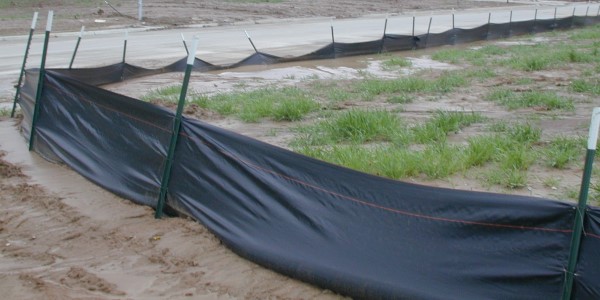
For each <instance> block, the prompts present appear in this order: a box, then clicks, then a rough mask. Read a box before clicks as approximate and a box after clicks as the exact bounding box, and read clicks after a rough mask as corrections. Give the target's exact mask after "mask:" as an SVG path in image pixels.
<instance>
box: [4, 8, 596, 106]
mask: <svg viewBox="0 0 600 300" xmlns="http://www.w3.org/2000/svg"><path fill="white" fill-rule="evenodd" d="M588 7H589V9H588ZM599 7H600V5H599V4H597V3H593V4H589V5H588V4H582V5H575V6H571V5H560V6H547V5H545V6H541V5H540V6H523V7H514V8H513V9H512V11H513V16H512V19H513V21H521V20H528V19H533V18H534V16H535V10H536V9H538V18H539V19H552V18H554V13H555V8H557V17H558V18H562V17H568V16H571V15H572V14H573V9H575V14H576V15H578V16H584V15H586V11H587V12H588V14H589V15H593V16H595V15H596V14H597V12H598V11H599ZM489 12H490V10H489V9H486V10H483V9H474V10H464V11H459V12H456V13H455V20H454V22H455V26H456V27H458V28H471V27H476V26H479V25H483V24H486V23H487V21H488V15H489ZM385 18H386V16H385V15H379V16H369V17H362V18H357V19H343V20H331V19H329V18H313V19H298V20H279V21H278V22H274V23H266V24H265V23H259V24H254V23H248V24H238V25H234V26H220V27H202V26H196V27H187V28H177V29H169V30H151V29H149V28H136V29H130V32H129V34H128V36H129V38H128V45H127V53H128V55H127V58H126V60H127V61H128V62H130V63H133V64H136V65H140V66H145V67H156V66H162V65H166V64H168V63H171V62H173V61H175V60H176V59H179V58H183V57H185V50H184V49H183V46H182V42H181V35H180V34H184V35H185V37H186V40H188V41H190V40H191V39H192V36H193V35H197V36H198V38H199V40H200V46H199V50H198V52H197V53H196V56H197V57H198V58H201V59H204V60H207V61H209V62H212V63H216V64H224V63H232V62H236V61H239V60H241V59H242V58H244V57H246V56H248V55H250V54H251V53H253V51H254V50H253V49H252V47H251V45H250V43H249V42H248V40H247V39H246V36H245V33H244V30H247V31H248V32H249V33H250V35H251V37H252V39H253V41H254V43H255V45H256V46H257V48H258V49H259V50H261V51H264V52H267V53H272V54H275V55H280V56H290V55H291V56H296V55H300V54H305V53H308V52H310V51H312V50H315V49H318V48H319V47H321V46H323V45H326V44H327V43H329V42H330V41H331V31H330V26H331V24H333V26H334V31H335V40H336V41H337V42H357V41H367V40H372V39H377V38H380V37H381V35H382V33H383V26H384V21H385ZM430 18H432V24H431V32H442V31H445V30H448V29H450V28H452V12H450V11H444V12H422V13H419V14H418V15H416V16H415V34H421V33H426V32H427V26H428V23H429V19H430ZM509 19H510V9H507V8H502V9H494V10H492V15H491V21H492V22H493V23H504V22H508V21H509ZM412 20H413V15H396V16H389V17H388V26H387V33H393V34H408V35H409V34H411V32H412ZM37 27H38V28H39V29H38V32H42V30H43V28H45V24H38V26H37ZM23 31H24V32H27V29H24V30H23ZM124 32H125V29H118V30H107V31H96V32H87V33H85V35H84V38H83V40H82V42H81V45H80V47H79V51H78V54H77V58H76V60H75V64H74V67H92V66H102V65H108V64H112V63H116V62H119V61H120V60H121V58H122V51H123V50H122V47H123V39H124V37H125V34H124ZM77 35H78V32H70V33H58V34H52V36H51V39H50V46H49V54H48V58H47V63H46V67H49V68H64V67H68V65H69V61H70V59H71V55H72V53H73V49H74V47H75V43H76V40H77ZM43 40H44V38H43V34H37V35H35V36H34V40H33V43H32V47H31V50H30V57H29V59H28V64H27V66H28V67H37V66H39V64H40V60H41V52H42V43H43ZM25 44H26V36H11V37H0V109H1V108H6V107H8V102H12V98H13V97H14V88H13V85H14V84H15V83H16V81H17V79H18V75H19V71H20V67H21V64H22V60H23V53H24V50H25Z"/></svg>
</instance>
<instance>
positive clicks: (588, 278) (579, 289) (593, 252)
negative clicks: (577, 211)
mask: <svg viewBox="0 0 600 300" xmlns="http://www.w3.org/2000/svg"><path fill="white" fill-rule="evenodd" d="M599 265H600V209H598V208H597V207H594V208H592V207H588V209H587V211H586V215H585V226H584V234H583V238H582V242H581V251H580V253H579V261H578V264H577V270H576V272H575V289H574V297H573V298H574V299H600V298H599V297H600V284H599V281H600V268H599V267H598V266H599Z"/></svg>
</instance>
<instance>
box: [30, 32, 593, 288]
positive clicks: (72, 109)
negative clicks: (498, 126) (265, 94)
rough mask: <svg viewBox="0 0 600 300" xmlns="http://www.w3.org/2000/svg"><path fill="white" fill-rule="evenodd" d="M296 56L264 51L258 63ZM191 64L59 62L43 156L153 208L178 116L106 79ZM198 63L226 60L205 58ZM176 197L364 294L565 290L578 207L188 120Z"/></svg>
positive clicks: (242, 244)
mask: <svg viewBox="0 0 600 300" xmlns="http://www.w3.org/2000/svg"><path fill="white" fill-rule="evenodd" d="M564 23H566V22H562V23H560V22H559V23H557V24H561V25H560V26H566V25H565V24H564ZM570 23H571V22H569V26H571V25H570ZM537 25H544V24H541V23H538V24H537ZM497 28H498V31H499V32H500V33H501V34H506V28H505V27H501V26H499V27H497ZM482 32H483V30H482V29H481V28H475V29H471V30H458V31H457V30H453V31H452V30H451V31H447V32H445V33H441V34H430V35H429V41H427V40H425V41H424V40H423V37H424V35H420V36H419V37H418V38H419V40H418V41H417V43H416V44H417V45H428V46H431V45H447V44H452V43H455V42H457V41H459V40H461V39H459V37H460V38H466V37H465V35H468V34H469V35H476V36H481V35H482V34H483V33H482ZM408 38H409V40H408V41H407V40H405V38H398V39H396V40H395V41H393V39H392V38H390V37H388V36H386V37H385V38H384V39H383V40H379V41H370V42H365V43H360V45H358V46H356V47H354V48H353V47H351V45H349V44H340V43H335V44H331V45H329V46H327V47H325V48H322V49H320V50H318V51H316V52H313V53H315V56H319V57H325V56H327V55H330V52H329V51H332V50H333V51H332V52H333V53H335V55H336V56H337V55H345V54H348V55H350V54H351V53H362V52H364V51H366V50H365V49H369V48H372V49H377V51H379V49H381V47H382V45H383V47H384V48H385V46H386V42H387V41H388V40H389V41H393V42H390V43H389V45H390V48H393V47H398V48H400V47H405V45H408V44H412V43H415V40H411V39H412V37H408ZM394 43H396V44H394ZM423 43H424V44H423ZM340 45H343V47H341V46H340ZM421 47H425V46H421ZM377 51H375V52H377ZM338 52H339V53H338ZM288 59H289V58H279V57H276V56H272V55H268V54H264V53H256V54H254V55H253V56H251V58H249V59H247V62H248V63H250V64H263V63H273V62H278V61H286V60H288ZM196 64H197V65H196ZM182 66H185V65H184V64H182V62H181V61H179V62H176V63H174V64H172V65H171V66H168V67H165V68H160V69H155V70H149V69H143V68H137V67H132V66H129V65H127V64H118V65H113V66H108V67H105V68H104V69H103V68H100V69H101V72H98V70H97V69H81V70H65V69H61V70H50V71H48V72H47V76H46V80H45V81H44V88H43V93H42V98H41V100H40V104H39V105H40V115H39V118H38V120H37V125H36V130H35V135H34V144H33V145H34V149H35V151H37V152H38V153H40V154H41V155H42V156H44V157H46V158H49V159H51V160H53V161H58V162H62V163H64V164H66V165H68V166H70V167H72V168H73V169H74V170H76V171H77V172H79V173H80V174H82V175H83V176H84V177H86V178H88V179H89V180H91V181H92V182H95V183H96V184H98V185H100V186H102V187H104V188H106V189H107V190H109V191H112V192H114V193H115V194H117V195H120V196H123V197H125V198H128V199H130V200H132V201H134V202H136V203H140V204H144V205H149V206H151V207H155V206H156V201H157V199H158V195H159V192H160V181H161V176H162V173H163V168H164V164H165V159H166V153H167V147H168V145H169V140H170V136H171V132H172V126H173V118H174V114H173V112H171V111H169V110H167V109H164V108H161V107H157V106H155V105H152V104H149V103H145V102H142V101H139V100H136V99H132V98H129V97H125V96H122V95H118V94H115V93H112V92H108V91H106V90H103V89H100V88H97V87H94V85H100V84H106V83H111V82H118V81H122V80H126V79H129V78H135V77H139V76H145V75H151V74H156V73H160V72H168V71H177V70H179V69H180V68H182ZM194 66H195V67H196V68H197V69H206V70H208V69H211V68H213V67H214V68H221V67H218V66H214V65H211V64H209V63H206V62H204V61H200V60H197V61H196V62H195V65H194ZM36 73H37V71H35V70H30V71H28V72H27V76H26V81H25V85H24V88H23V90H22V96H21V99H20V101H19V103H20V105H21V108H22V110H23V114H24V117H25V119H24V121H23V123H24V126H25V127H26V126H30V124H31V121H32V120H31V118H32V114H33V113H32V112H33V103H34V102H35V86H36V83H35V80H37V75H36ZM88 80H89V81H90V82H89V83H87V82H86V81H88ZM167 206H168V208H169V209H171V210H173V211H176V212H178V213H180V214H184V215H188V216H191V217H192V218H194V219H196V220H198V221H199V222H201V223H203V224H204V225H206V226H207V227H208V228H209V229H210V230H211V231H212V232H214V233H215V234H216V235H217V236H218V237H219V238H220V239H221V240H222V241H223V242H224V243H225V244H226V245H228V246H229V247H230V248H231V249H232V250H233V251H235V252H236V253H238V254H240V255H241V256H244V257H246V258H248V259H251V260H253V261H255V262H257V263H259V264H261V265H263V266H266V267H269V268H272V269H274V270H276V271H279V272H281V273H284V274H287V275H289V276H291V277H294V278H298V279H301V280H304V281H307V282H310V283H313V284H316V285H318V286H320V287H323V288H328V289H331V290H333V291H336V292H338V293H341V294H343V295H347V296H351V297H355V298H405V299H490V298H491V299H556V298H559V297H560V295H561V293H562V284H563V282H564V278H565V267H566V265H567V259H568V254H569V242H570V238H571V233H572V231H571V230H572V229H571V228H572V226H573V222H574V215H575V210H574V206H573V205H572V204H568V203H561V202H556V201H550V200H546V199H538V198H531V197H522V196H512V195H500V194H491V193H480V192H469V191H459V190H450V189H441V188H434V187H427V186H421V185H415V184H409V183H403V182H399V181H393V180H388V179H384V178H380V177H376V176H372V175H368V174H363V173H360V172H356V171H353V170H349V169H346V168H343V167H339V166H335V165H331V164H328V163H325V162H322V161H318V160H315V159H312V158H309V157H305V156H302V155H299V154H296V153H292V152H289V151H287V150H284V149H280V148H277V147H274V146H271V145H268V144H265V143H262V142H260V141H257V140H253V139H250V138H248V137H244V136H241V135H238V134H235V133H232V132H229V131H227V130H223V129H220V128H216V127H214V126H211V125H208V124H205V123H202V122H200V121H197V120H192V119H187V118H184V119H183V122H182V132H181V134H180V139H179V142H178V144H177V150H176V153H175V161H174V164H173V172H172V178H171V181H170V182H169V186H168V200H167ZM598 220H600V218H599V213H598V210H597V209H596V208H589V209H588V211H586V225H585V228H586V235H584V239H583V244H582V249H581V253H580V263H579V264H578V269H577V274H576V276H575V282H576V285H575V292H574V297H575V298H576V299H598V298H600V274H599V273H598V272H599V271H598V268H597V266H598V265H600V254H599V251H598V250H597V249H599V247H600V245H599V238H598V237H600V230H599V227H600V226H599V225H598V223H599V222H598Z"/></svg>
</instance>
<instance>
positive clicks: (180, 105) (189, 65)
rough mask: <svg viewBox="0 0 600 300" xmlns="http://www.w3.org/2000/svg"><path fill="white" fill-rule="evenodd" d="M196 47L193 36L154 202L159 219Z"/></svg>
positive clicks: (195, 39) (165, 195) (196, 41)
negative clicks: (158, 188) (157, 195)
mask: <svg viewBox="0 0 600 300" xmlns="http://www.w3.org/2000/svg"><path fill="white" fill-rule="evenodd" d="M197 48H198V39H197V38H194V41H193V43H192V49H191V51H190V53H189V55H188V60H187V67H186V68H185V75H184V77H183V85H182V86H181V93H180V95H179V103H178V104H177V112H176V113H175V120H174V122H173V133H172V134H171V143H170V144H169V152H168V154H167V159H166V161H165V169H164V170H163V176H162V181H161V184H160V195H159V198H158V202H157V204H156V213H155V215H154V217H155V218H157V219H160V218H161V217H162V214H163V208H164V206H165V201H166V198H167V190H168V187H169V180H170V179H171V167H172V166H173V157H174V156H175V148H176V146H177V139H178V138H179V131H180V129H181V114H182V112H183V107H184V106H185V96H186V94H187V89H188V84H189V82H190V75H191V73H192V68H193V67H194V60H195V58H196V57H195V54H196V49H197Z"/></svg>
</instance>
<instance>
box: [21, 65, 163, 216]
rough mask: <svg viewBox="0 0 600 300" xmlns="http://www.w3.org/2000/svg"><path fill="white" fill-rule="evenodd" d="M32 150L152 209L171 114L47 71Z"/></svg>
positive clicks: (160, 172)
mask: <svg viewBox="0 0 600 300" xmlns="http://www.w3.org/2000/svg"><path fill="white" fill-rule="evenodd" d="M43 95H44V96H43V99H42V101H41V102H40V113H39V118H38V120H37V123H36V127H35V135H34V141H33V142H34V147H35V149H36V151H38V152H39V153H40V154H41V155H42V156H44V157H48V158H50V159H52V160H60V161H62V162H63V163H65V164H67V165H69V166H70V167H71V168H73V169H74V170H75V171H77V172H78V173H80V174H81V175H83V176H84V177H86V178H88V179H89V180H91V181H93V182H95V183H97V184H98V185H100V186H102V187H103V188H105V189H107V190H109V191H111V192H113V193H115V194H117V195H119V196H122V197H125V198H127V199H131V200H133V201H134V202H136V203H140V204H144V205H148V206H152V207H155V206H156V202H157V199H158V195H159V190H160V188H159V187H160V180H161V176H162V172H163V167H164V160H165V158H166V154H167V147H168V145H169V141H170V136H171V130H170V128H171V127H172V124H173V113H172V112H171V111H169V110H167V109H164V108H162V107H159V106H155V105H148V104H147V103H144V102H142V101H139V100H136V99H133V98H129V97H125V96H122V95H118V94H115V93H112V92H109V91H106V90H103V89H100V88H97V87H93V86H90V85H87V84H84V83H82V82H80V81H77V80H74V79H70V78H68V77H65V76H64V75H61V74H60V73H58V72H53V71H48V72H47V74H46V81H45V85H44V89H43Z"/></svg>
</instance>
